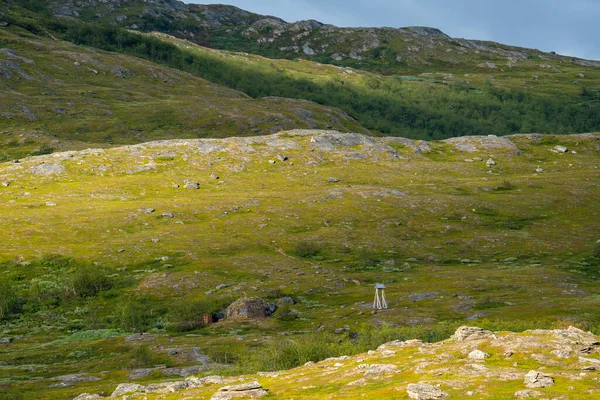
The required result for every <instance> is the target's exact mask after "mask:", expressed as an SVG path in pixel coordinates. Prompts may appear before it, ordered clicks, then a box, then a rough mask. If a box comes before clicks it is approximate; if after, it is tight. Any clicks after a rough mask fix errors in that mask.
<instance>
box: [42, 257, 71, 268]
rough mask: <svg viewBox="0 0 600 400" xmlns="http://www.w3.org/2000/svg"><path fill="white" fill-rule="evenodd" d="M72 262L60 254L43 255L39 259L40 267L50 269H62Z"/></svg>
mask: <svg viewBox="0 0 600 400" xmlns="http://www.w3.org/2000/svg"><path fill="white" fill-rule="evenodd" d="M72 261H73V260H72V259H70V258H68V257H65V256H63V255H61V254H44V255H43V256H42V258H41V259H40V265H41V266H42V267H46V268H51V269H55V270H58V269H63V268H66V267H67V266H69V264H71V262H72Z"/></svg>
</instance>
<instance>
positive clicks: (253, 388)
mask: <svg viewBox="0 0 600 400" xmlns="http://www.w3.org/2000/svg"><path fill="white" fill-rule="evenodd" d="M266 394H267V391H266V390H265V389H264V388H263V387H262V386H261V385H260V384H259V383H258V382H256V381H254V382H248V383H242V384H239V385H231V386H225V387H222V388H221V389H219V391H218V392H217V393H215V394H214V395H213V396H212V397H211V400H229V399H236V398H250V399H256V398H259V397H263V396H265V395H266Z"/></svg>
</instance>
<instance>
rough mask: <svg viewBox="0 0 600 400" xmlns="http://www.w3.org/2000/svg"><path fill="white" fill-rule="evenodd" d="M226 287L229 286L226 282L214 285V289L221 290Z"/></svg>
mask: <svg viewBox="0 0 600 400" xmlns="http://www.w3.org/2000/svg"><path fill="white" fill-rule="evenodd" d="M227 287H229V285H228V284H226V283H222V284H220V285H217V287H216V288H215V289H217V290H221V289H225V288H227Z"/></svg>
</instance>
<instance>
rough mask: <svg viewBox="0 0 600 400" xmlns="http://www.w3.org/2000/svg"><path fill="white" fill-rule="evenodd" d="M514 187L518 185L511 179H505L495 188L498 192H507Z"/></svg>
mask: <svg viewBox="0 0 600 400" xmlns="http://www.w3.org/2000/svg"><path fill="white" fill-rule="evenodd" d="M513 189H516V186H515V185H514V184H513V183H512V182H510V181H504V182H502V184H500V185H499V186H496V187H495V188H494V190H495V191H497V192H506V191H509V190H513Z"/></svg>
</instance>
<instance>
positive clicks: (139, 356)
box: [129, 346, 163, 368]
mask: <svg viewBox="0 0 600 400" xmlns="http://www.w3.org/2000/svg"><path fill="white" fill-rule="evenodd" d="M162 361H163V359H162V358H161V357H159V356H157V355H156V354H154V353H153V352H152V350H150V348H149V347H148V346H135V347H133V348H132V349H131V359H130V361H129V366H130V367H131V368H148V367H153V366H155V365H158V364H161V363H162Z"/></svg>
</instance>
